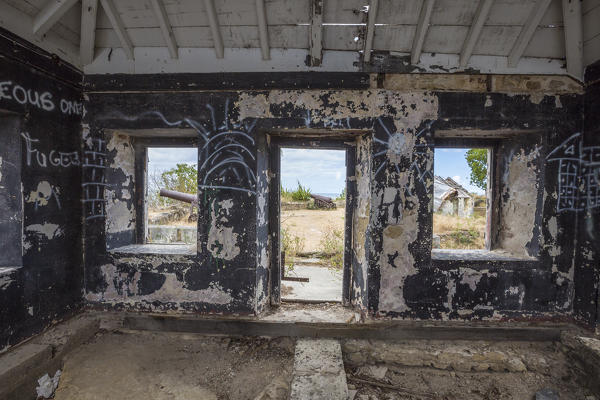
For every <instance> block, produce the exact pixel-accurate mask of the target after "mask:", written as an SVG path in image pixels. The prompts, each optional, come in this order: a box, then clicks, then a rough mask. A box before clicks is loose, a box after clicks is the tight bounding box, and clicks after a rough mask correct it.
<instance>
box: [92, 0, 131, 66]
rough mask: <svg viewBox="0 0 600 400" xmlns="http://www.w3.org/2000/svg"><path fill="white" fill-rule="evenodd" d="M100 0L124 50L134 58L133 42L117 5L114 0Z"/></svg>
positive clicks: (129, 57)
mask: <svg viewBox="0 0 600 400" xmlns="http://www.w3.org/2000/svg"><path fill="white" fill-rule="evenodd" d="M100 2H101V3H102V8H103V9H104V12H106V15H107V16H108V19H109V20H110V23H111V25H112V27H113V30H114V31H115V33H116V34H117V37H118V38H119V42H120V43H121V47H122V48H123V51H124V52H125V54H126V55H127V58H128V59H130V60H133V44H132V43H131V39H130V38H129V34H128V33H127V31H126V30H125V26H123V21H121V17H120V16H119V13H118V11H117V10H116V8H115V5H114V4H113V2H112V0H100Z"/></svg>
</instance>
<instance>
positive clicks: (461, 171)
mask: <svg viewBox="0 0 600 400" xmlns="http://www.w3.org/2000/svg"><path fill="white" fill-rule="evenodd" d="M467 150H468V149H435V153H434V166H433V169H434V171H435V174H436V175H439V176H441V177H442V178H452V179H454V180H455V181H456V182H458V183H460V184H461V185H462V186H463V187H464V188H465V189H467V190H468V191H469V192H475V193H480V194H483V193H484V192H483V190H481V189H479V188H478V187H477V186H474V185H471V179H470V176H471V170H470V169H469V165H468V164H467V160H466V159H465V153H466V152H467Z"/></svg>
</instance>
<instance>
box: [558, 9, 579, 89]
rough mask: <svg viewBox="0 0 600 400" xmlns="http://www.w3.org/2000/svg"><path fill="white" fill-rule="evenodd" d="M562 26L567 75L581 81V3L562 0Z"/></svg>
mask: <svg viewBox="0 0 600 400" xmlns="http://www.w3.org/2000/svg"><path fill="white" fill-rule="evenodd" d="M562 8H563V25H564V31H565V55H566V58H567V73H568V74H569V75H572V76H573V77H575V78H577V79H579V80H582V79H583V14H582V12H581V1H577V0H563V1H562Z"/></svg>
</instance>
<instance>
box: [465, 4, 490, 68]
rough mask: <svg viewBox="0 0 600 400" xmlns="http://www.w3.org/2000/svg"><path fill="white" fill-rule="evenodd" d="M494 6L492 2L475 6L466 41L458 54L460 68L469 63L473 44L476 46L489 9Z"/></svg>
mask: <svg viewBox="0 0 600 400" xmlns="http://www.w3.org/2000/svg"><path fill="white" fill-rule="evenodd" d="M493 4H494V0H480V1H479V5H478V6H477V11H476V12H475V19H474V20H473V23H472V24H471V27H470V28H469V33H468V34H467V39H466V40H465V41H464V43H463V47H462V50H461V52H460V60H459V63H460V66H461V67H465V66H466V65H467V64H468V63H469V59H470V58H471V55H472V54H473V49H474V48H475V44H477V40H478V39H479V35H480V34H481V29H482V28H483V25H484V24H485V21H486V20H487V17H488V15H489V13H490V9H491V8H492V5H493Z"/></svg>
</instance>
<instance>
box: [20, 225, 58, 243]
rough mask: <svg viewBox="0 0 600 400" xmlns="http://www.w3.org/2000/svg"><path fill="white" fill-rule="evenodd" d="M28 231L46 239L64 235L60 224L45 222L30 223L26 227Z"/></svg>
mask: <svg viewBox="0 0 600 400" xmlns="http://www.w3.org/2000/svg"><path fill="white" fill-rule="evenodd" d="M25 230H26V231H27V232H33V233H35V234H38V235H40V236H43V237H45V238H46V239H48V240H50V239H54V238H56V237H58V236H62V234H63V231H62V230H61V229H60V226H58V225H57V224H50V223H47V222H44V223H43V224H33V225H29V226H27V227H26V228H25Z"/></svg>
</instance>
